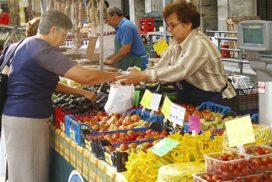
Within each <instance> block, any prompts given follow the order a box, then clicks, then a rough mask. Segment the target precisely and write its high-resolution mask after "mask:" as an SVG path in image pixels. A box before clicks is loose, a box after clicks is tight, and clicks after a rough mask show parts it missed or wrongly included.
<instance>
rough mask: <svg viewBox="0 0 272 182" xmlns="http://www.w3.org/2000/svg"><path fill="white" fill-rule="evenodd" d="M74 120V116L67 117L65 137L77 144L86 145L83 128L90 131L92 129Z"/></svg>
mask: <svg viewBox="0 0 272 182" xmlns="http://www.w3.org/2000/svg"><path fill="white" fill-rule="evenodd" d="M73 118H74V117H73V115H67V116H65V135H66V136H67V137H70V138H71V139H73V140H74V141H75V142H76V143H77V144H79V145H84V138H83V137H82V135H83V130H82V128H83V127H85V128H88V129H90V127H89V126H88V125H87V124H81V123H78V122H76V121H75V120H74V119H73Z"/></svg>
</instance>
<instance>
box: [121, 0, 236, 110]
mask: <svg viewBox="0 0 272 182" xmlns="http://www.w3.org/2000/svg"><path fill="white" fill-rule="evenodd" d="M163 16H164V19H165V21H166V23H167V25H168V31H169V32H170V33H171V34H172V36H173V41H172V42H171V44H170V46H169V48H168V49H167V50H166V51H165V53H163V56H162V57H161V59H160V60H159V62H158V64H157V65H156V66H155V67H153V68H149V69H147V70H145V71H138V70H136V69H135V68H129V69H128V73H127V74H125V75H122V76H119V77H118V80H119V81H121V82H122V83H125V84H137V83H139V82H140V81H145V82H175V83H176V85H177V88H178V95H179V97H180V101H181V103H190V104H194V105H199V104H200V103H202V102H205V101H213V102H217V103H220V102H222V99H223V98H227V99H230V98H233V97H234V96H235V95H236V93H235V90H234V89H233V87H232V85H231V83H229V82H228V76H227V74H226V73H225V71H224V67H223V64H222V62H221V57H220V53H219V51H218V49H217V48H216V46H215V45H214V44H213V43H212V42H211V41H210V39H209V38H208V37H207V36H206V35H205V34H203V33H202V32H201V31H200V30H199V29H198V27H199V25H200V14H199V12H198V11H197V8H196V7H195V6H194V5H193V4H192V3H190V2H185V1H179V2H175V3H172V4H169V5H167V6H166V7H165V8H164V12H163Z"/></svg>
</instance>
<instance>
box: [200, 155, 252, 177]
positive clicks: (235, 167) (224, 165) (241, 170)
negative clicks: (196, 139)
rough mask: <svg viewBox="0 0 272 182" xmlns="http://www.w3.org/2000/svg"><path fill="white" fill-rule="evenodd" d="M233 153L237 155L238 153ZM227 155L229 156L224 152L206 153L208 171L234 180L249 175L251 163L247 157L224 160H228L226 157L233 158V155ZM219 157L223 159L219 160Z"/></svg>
mask: <svg viewBox="0 0 272 182" xmlns="http://www.w3.org/2000/svg"><path fill="white" fill-rule="evenodd" d="M228 154H230V153H228ZM232 154H235V155H237V153H232ZM225 156H227V154H226V153H224V155H223V154H222V153H211V154H206V155H204V157H205V167H206V171H207V172H208V173H214V174H215V175H217V176H219V177H221V178H222V179H223V180H232V179H235V178H236V177H240V176H246V175H249V165H248V160H247V159H246V158H240V159H233V160H228V161H223V160H226V158H228V159H231V157H225ZM231 156H233V155H231ZM219 157H221V158H223V159H222V160H219V159H218V158H219ZM243 157H245V156H243Z"/></svg>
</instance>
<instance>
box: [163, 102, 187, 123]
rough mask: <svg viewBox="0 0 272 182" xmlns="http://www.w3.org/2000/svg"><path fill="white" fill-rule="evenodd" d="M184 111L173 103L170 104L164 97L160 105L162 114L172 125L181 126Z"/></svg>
mask: <svg viewBox="0 0 272 182" xmlns="http://www.w3.org/2000/svg"><path fill="white" fill-rule="evenodd" d="M185 112H186V109H185V108H184V107H181V106H179V105H177V104H175V103H172V102H171V100H170V99H169V98H168V97H165V99H164V102H163V105H162V113H163V114H164V116H165V117H166V118H167V119H168V120H169V121H171V122H172V123H173V124H174V125H177V124H178V125H181V126H183V122H184V116H185Z"/></svg>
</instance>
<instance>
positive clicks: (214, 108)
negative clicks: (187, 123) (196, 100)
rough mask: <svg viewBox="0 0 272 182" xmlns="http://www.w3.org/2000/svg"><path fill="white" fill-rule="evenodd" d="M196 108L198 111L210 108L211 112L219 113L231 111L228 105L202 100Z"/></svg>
mask: <svg viewBox="0 0 272 182" xmlns="http://www.w3.org/2000/svg"><path fill="white" fill-rule="evenodd" d="M196 109H197V110H198V111H202V110H205V109H209V110H211V111H213V112H219V113H221V114H226V113H228V112H230V111H231V108H230V107H228V106H224V105H220V104H216V103H213V102H203V103H202V104H200V106H197V108H196Z"/></svg>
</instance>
